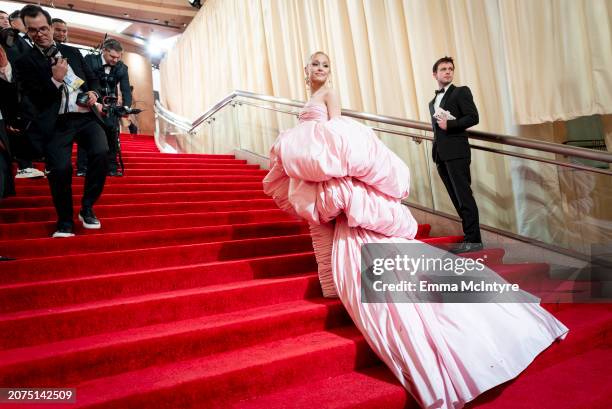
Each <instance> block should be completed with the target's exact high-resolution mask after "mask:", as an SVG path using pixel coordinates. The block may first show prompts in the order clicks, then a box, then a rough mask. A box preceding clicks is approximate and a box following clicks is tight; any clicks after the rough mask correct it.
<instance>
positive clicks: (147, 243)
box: [0, 219, 428, 259]
mask: <svg viewBox="0 0 612 409" xmlns="http://www.w3.org/2000/svg"><path fill="white" fill-rule="evenodd" d="M106 223H107V220H105V228H104V229H100V230H98V232H99V234H90V235H77V236H76V237H74V238H71V239H70V240H71V241H70V244H71V245H70V246H66V243H65V242H63V241H61V240H53V239H50V238H48V237H45V238H36V239H29V240H28V239H25V240H24V239H22V240H19V241H17V240H0V248H2V249H3V252H4V254H10V255H11V257H13V258H18V259H27V258H38V257H51V256H60V255H68V254H78V253H94V252H100V251H116V250H130V249H137V248H149V249H150V248H154V247H165V246H170V245H174V244H178V245H184V244H197V243H206V242H213V241H222V240H241V239H247V238H256V237H275V236H283V235H295V234H305V233H308V232H309V229H308V224H306V223H305V222H303V221H299V220H285V221H282V220H279V219H274V220H273V221H265V220H264V221H261V222H254V223H232V224H226V225H215V226H206V225H203V226H197V225H195V223H189V224H188V226H185V227H180V226H178V225H177V224H176V223H172V224H169V225H168V226H166V227H169V228H167V229H160V230H154V229H155V228H158V227H159V228H161V227H164V226H159V225H156V224H151V229H150V230H143V229H138V230H137V231H132V232H129V231H126V230H123V231H121V232H115V233H113V232H108V229H107V228H106ZM423 230H425V231H426V230H427V228H426V226H425V227H424V229H423ZM420 231H421V228H420V226H419V233H420ZM419 233H417V234H419ZM424 240H428V239H424ZM33 248H35V249H38V251H36V252H35V253H34V252H32V249H33Z"/></svg>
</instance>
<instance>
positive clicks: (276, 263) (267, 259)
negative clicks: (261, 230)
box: [0, 251, 317, 313]
mask: <svg viewBox="0 0 612 409" xmlns="http://www.w3.org/2000/svg"><path fill="white" fill-rule="evenodd" d="M316 270H317V263H316V260H315V257H314V253H313V252H312V251H310V252H304V253H293V254H280V255H273V256H263V257H251V258H245V259H242V260H236V261H215V262H210V263H202V264H191V265H186V266H180V267H167V268H151V269H148V270H137V271H128V272H124V273H109V274H102V275H91V276H84V277H76V278H66V279H53V278H51V279H49V280H39V281H34V282H29V283H19V284H8V285H3V286H0V299H2V300H4V302H2V303H0V312H2V313H7V312H16V311H25V310H31V309H43V308H54V307H62V306H69V305H74V304H84V303H90V302H94V301H101V300H111V299H115V298H122V297H134V296H140V295H145V294H148V293H161V292H167V291H173V290H182V289H188V288H194V287H203V286H206V285H218V284H225V283H232V282H237V281H246V280H254V279H259V278H274V277H283V276H290V275H295V274H305V273H311V272H313V271H316Z"/></svg>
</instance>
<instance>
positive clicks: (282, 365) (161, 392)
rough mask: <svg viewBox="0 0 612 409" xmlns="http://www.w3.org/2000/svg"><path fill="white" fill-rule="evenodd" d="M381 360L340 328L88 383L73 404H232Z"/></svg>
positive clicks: (352, 330)
mask: <svg viewBox="0 0 612 409" xmlns="http://www.w3.org/2000/svg"><path fill="white" fill-rule="evenodd" d="M332 358H333V359H332ZM376 360H377V358H376V357H375V356H374V354H373V353H372V352H371V351H370V350H369V349H368V347H367V344H366V343H365V341H364V340H363V338H361V337H360V335H359V333H358V332H357V330H356V329H355V328H351V327H348V328H338V329H336V330H334V331H333V332H328V331H325V332H314V333H309V334H305V335H302V336H297V337H294V338H287V339H283V340H279V341H272V342H268V343H263V344H258V345H255V346H252V347H247V348H243V349H239V350H232V351H228V352H224V353H220V354H215V355H213V356H207V357H202V358H198V359H192V360H187V361H180V362H176V363H172V364H166V365H158V366H155V367H151V368H145V369H142V370H137V371H132V372H126V373H123V374H119V375H116V376H110V377H106V378H99V379H95V380H92V381H89V382H84V383H81V384H78V385H76V388H77V390H78V399H77V403H76V404H71V405H70V407H73V408H81V407H95V408H118V407H120V408H126V409H127V408H143V407H156V408H177V407H202V405H205V407H207V408H213V407H227V406H226V405H227V402H228V400H229V399H231V398H233V399H235V398H240V397H244V398H246V397H248V396H251V395H253V394H259V393H265V392H266V391H268V390H270V389H272V388H277V387H283V386H286V387H289V386H292V385H295V384H297V383H300V382H304V381H306V380H311V381H312V380H316V379H322V378H325V377H329V376H337V375H339V374H341V373H345V372H347V371H350V370H352V369H354V368H360V367H367V366H369V365H371V364H372V363H374V362H376ZM297 368H299V369H297ZM125 385H130V387H129V388H125V387H122V386H125ZM66 406H67V405H66Z"/></svg>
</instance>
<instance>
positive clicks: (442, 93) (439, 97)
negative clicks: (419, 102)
mask: <svg viewBox="0 0 612 409" xmlns="http://www.w3.org/2000/svg"><path fill="white" fill-rule="evenodd" d="M450 86H451V84H448V85H447V86H446V87H444V92H440V93H439V94H437V95H436V100H435V101H434V113H435V112H436V111H437V110H438V108H440V102H442V98H444V95H446V92H447V91H448V87H450Z"/></svg>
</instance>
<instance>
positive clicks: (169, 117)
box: [155, 100, 191, 131]
mask: <svg viewBox="0 0 612 409" xmlns="http://www.w3.org/2000/svg"><path fill="white" fill-rule="evenodd" d="M155 112H156V113H157V114H159V115H161V116H162V117H163V118H164V119H165V120H166V121H168V122H170V123H171V124H172V125H175V126H177V127H179V128H181V129H183V130H185V131H189V130H190V129H191V122H190V121H189V120H188V119H187V118H184V117H182V116H180V115H177V114H175V113H174V112H171V111H168V110H167V109H166V108H164V106H163V105H162V104H161V102H159V100H155Z"/></svg>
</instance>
